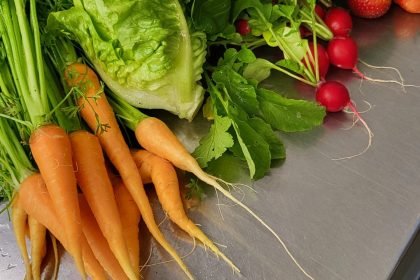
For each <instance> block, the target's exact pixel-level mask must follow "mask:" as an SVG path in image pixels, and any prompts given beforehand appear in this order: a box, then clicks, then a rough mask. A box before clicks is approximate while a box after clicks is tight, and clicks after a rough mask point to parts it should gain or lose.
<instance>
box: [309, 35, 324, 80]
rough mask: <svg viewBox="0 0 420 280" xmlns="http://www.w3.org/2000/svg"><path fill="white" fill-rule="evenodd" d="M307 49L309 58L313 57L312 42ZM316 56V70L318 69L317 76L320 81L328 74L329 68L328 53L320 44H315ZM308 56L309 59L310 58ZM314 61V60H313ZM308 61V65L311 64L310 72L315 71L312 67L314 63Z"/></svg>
mask: <svg viewBox="0 0 420 280" xmlns="http://www.w3.org/2000/svg"><path fill="white" fill-rule="evenodd" d="M309 49H310V51H311V54H312V55H311V56H312V57H313V56H314V53H315V52H314V44H313V42H309ZM317 54H318V69H319V76H320V78H321V79H322V80H324V79H325V76H326V75H327V73H328V69H329V68H330V59H329V58H328V53H327V51H326V50H325V48H324V47H323V46H322V45H321V44H317ZM311 56H310V57H311ZM314 59H315V58H314ZM309 60H310V64H311V66H312V67H311V68H312V70H314V71H315V69H314V68H315V67H314V64H315V63H314V62H313V61H312V59H311V58H309ZM303 63H304V64H305V65H306V62H305V61H303Z"/></svg>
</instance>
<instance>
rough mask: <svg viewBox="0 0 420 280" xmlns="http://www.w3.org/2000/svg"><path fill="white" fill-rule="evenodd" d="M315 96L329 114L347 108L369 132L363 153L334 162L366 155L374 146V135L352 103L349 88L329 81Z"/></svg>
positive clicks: (319, 87) (321, 86) (322, 85)
mask: <svg viewBox="0 0 420 280" xmlns="http://www.w3.org/2000/svg"><path fill="white" fill-rule="evenodd" d="M315 94H316V95H315V99H316V101H317V102H318V103H319V104H321V105H322V106H324V107H325V109H326V110H327V111H328V112H340V111H342V110H344V109H345V108H349V109H350V110H351V111H352V112H353V114H354V116H355V117H356V119H357V120H358V121H360V122H361V123H362V124H363V126H364V127H365V128H366V130H367V132H368V136H369V142H368V145H367V146H366V148H365V149H363V151H361V152H360V153H358V154H355V155H352V156H346V157H341V158H336V159H334V160H342V159H350V158H353V157H356V156H359V155H362V154H363V153H365V152H366V151H367V150H368V149H369V147H370V146H371V144H372V138H373V133H372V131H371V130H370V128H369V126H368V125H367V123H366V121H365V120H364V119H363V118H362V116H361V115H360V113H359V111H358V110H357V109H356V107H355V105H354V104H353V102H352V101H351V99H350V94H349V91H348V90H347V88H346V87H345V86H344V85H343V84H342V83H339V82H337V81H327V82H323V83H321V84H320V85H319V86H318V88H317V90H316V93H315Z"/></svg>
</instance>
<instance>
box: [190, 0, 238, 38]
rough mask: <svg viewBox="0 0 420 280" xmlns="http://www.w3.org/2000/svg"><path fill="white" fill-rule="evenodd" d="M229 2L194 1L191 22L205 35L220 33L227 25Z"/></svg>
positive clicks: (214, 0) (215, 0) (213, 0)
mask: <svg viewBox="0 0 420 280" xmlns="http://www.w3.org/2000/svg"><path fill="white" fill-rule="evenodd" d="M230 9H231V1H226V0H195V1H194V4H193V6H192V10H191V12H192V14H191V17H192V21H193V23H194V26H195V28H196V29H198V30H202V31H204V32H206V33H207V34H210V35H212V34H217V33H220V32H222V31H223V30H224V29H225V28H226V26H227V25H228V24H229V16H230Z"/></svg>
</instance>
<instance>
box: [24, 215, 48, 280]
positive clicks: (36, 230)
mask: <svg viewBox="0 0 420 280" xmlns="http://www.w3.org/2000/svg"><path fill="white" fill-rule="evenodd" d="M28 225H29V240H30V241H31V267H32V277H33V278H34V279H35V280H41V264H42V259H43V258H44V256H45V254H46V253H47V242H46V234H47V230H46V228H45V227H44V226H43V225H42V224H41V223H40V222H38V221H37V220H36V219H35V218H34V217H32V216H28Z"/></svg>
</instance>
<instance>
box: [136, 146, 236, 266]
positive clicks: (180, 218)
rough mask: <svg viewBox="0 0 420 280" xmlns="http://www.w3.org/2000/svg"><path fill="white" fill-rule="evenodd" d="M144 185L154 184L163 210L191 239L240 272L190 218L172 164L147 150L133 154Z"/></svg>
mask: <svg viewBox="0 0 420 280" xmlns="http://www.w3.org/2000/svg"><path fill="white" fill-rule="evenodd" d="M132 155H133V158H134V161H135V162H136V164H137V168H138V169H139V172H140V175H141V177H142V179H143V182H144V183H153V185H154V186H155V189H156V193H157V196H158V199H159V201H160V203H161V204H162V207H163V209H164V210H165V211H166V213H168V215H169V218H170V219H171V220H172V221H173V222H174V223H176V224H177V225H178V226H179V227H180V228H181V229H183V230H184V231H186V232H187V233H188V234H189V235H190V236H191V237H193V238H197V239H198V240H200V241H201V242H202V243H203V244H204V246H207V247H209V248H210V249H211V250H212V251H213V252H214V253H215V254H216V255H217V256H220V257H222V259H224V260H225V261H226V263H228V264H229V265H230V266H231V267H232V268H233V269H234V270H235V271H237V272H240V271H239V269H238V268H237V267H236V266H235V265H234V264H233V262H232V261H231V260H230V259H229V258H228V257H226V256H225V255H224V254H223V253H222V252H221V251H220V250H219V249H218V248H217V247H216V245H214V243H213V242H212V241H211V240H210V239H209V238H208V237H207V236H206V235H205V234H204V233H203V232H202V231H201V230H200V229H199V228H198V227H197V226H196V225H195V224H194V223H193V222H192V221H191V220H190V219H189V218H188V216H187V214H186V213H185V210H184V206H183V203H182V199H181V194H180V192H179V183H178V177H177V175H176V171H175V168H174V167H173V166H172V164H171V163H170V162H169V161H167V160H165V159H163V158H160V157H158V156H156V155H154V154H152V153H150V152H148V151H146V150H137V151H134V152H133V153H132Z"/></svg>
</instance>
